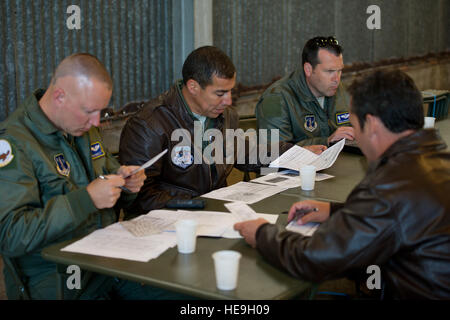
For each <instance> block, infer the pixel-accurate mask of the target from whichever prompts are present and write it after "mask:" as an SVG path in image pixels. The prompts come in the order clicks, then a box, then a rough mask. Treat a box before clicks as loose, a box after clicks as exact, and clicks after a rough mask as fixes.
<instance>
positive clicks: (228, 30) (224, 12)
mask: <svg viewBox="0 0 450 320" xmlns="http://www.w3.org/2000/svg"><path fill="white" fill-rule="evenodd" d="M369 5H378V6H379V8H380V12H381V15H380V17H381V29H380V30H369V29H368V28H367V25H366V20H367V19H368V18H369V16H370V14H367V13H366V10H367V7H368V6H369ZM213 14H214V20H213V21H214V22H213V23H214V32H213V34H214V44H215V45H216V46H218V47H220V48H221V49H223V50H224V51H225V52H227V53H228V54H229V55H230V57H231V58H232V60H233V61H234V63H235V64H236V67H237V70H238V82H241V83H242V84H244V85H246V86H253V85H261V84H265V83H268V82H270V81H271V80H272V79H273V78H275V77H280V76H283V75H285V74H287V73H288V72H289V71H290V70H293V69H294V68H296V67H297V66H298V65H299V63H300V60H301V51H302V49H303V45H304V43H305V42H306V41H307V40H308V39H310V38H312V37H314V36H318V35H323V36H329V35H335V36H336V37H337V39H338V40H339V43H340V44H341V45H342V46H343V48H344V63H345V64H351V63H353V62H370V61H378V60H383V59H388V58H394V57H397V58H398V57H411V56H420V55H424V54H426V53H430V52H441V51H445V50H448V49H450V19H448V17H449V16H450V1H445V0H428V1H423V0H396V1H392V0H358V1H355V0H335V1H331V0H280V1H272V0H246V1H240V0H228V1H222V0H214V7H213Z"/></svg>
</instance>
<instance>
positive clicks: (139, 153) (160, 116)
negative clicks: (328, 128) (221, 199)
mask: <svg viewBox="0 0 450 320" xmlns="http://www.w3.org/2000/svg"><path fill="white" fill-rule="evenodd" d="M182 73H183V80H180V81H177V82H176V83H175V84H174V85H173V86H172V87H171V88H170V89H169V90H168V91H167V92H165V93H163V94H162V95H160V96H159V97H158V98H156V99H154V100H151V101H149V102H148V103H146V104H145V105H144V107H143V108H142V110H140V111H139V112H138V113H137V114H135V115H133V116H132V117H131V118H130V119H129V120H128V122H127V123H126V125H125V126H124V128H123V130H122V135H121V138H120V149H119V160H120V162H121V163H127V164H134V165H140V164H143V163H145V162H146V161H147V160H148V159H151V158H152V157H154V156H155V155H157V154H158V153H160V152H161V151H163V150H164V149H166V148H167V149H168V152H167V153H166V154H165V155H164V157H163V158H162V159H161V160H160V161H158V162H157V163H155V164H154V165H152V166H151V167H150V168H149V169H147V170H146V174H147V180H146V181H145V183H144V186H143V187H142V189H141V191H140V192H139V194H138V196H137V198H136V201H135V202H134V203H133V204H132V206H131V207H130V208H129V209H128V210H127V218H131V217H132V216H134V215H140V214H145V213H147V212H148V211H150V210H152V209H159V208H162V207H164V206H165V204H166V203H167V202H168V201H169V200H171V199H190V198H193V197H197V196H200V195H202V194H204V193H207V192H209V191H212V190H214V189H218V188H221V187H225V186H226V179H227V177H228V175H229V174H230V173H231V170H232V169H233V166H235V167H237V168H239V169H243V170H256V169H257V168H259V167H260V166H261V165H262V164H264V163H262V162H261V161H259V160H260V159H257V160H258V161H253V163H252V161H247V160H250V158H249V157H248V156H249V154H251V152H250V151H249V149H248V148H246V150H245V152H244V153H245V155H243V154H241V155H243V157H242V158H243V160H244V161H241V162H239V156H240V155H238V154H237V150H238V148H237V147H236V148H234V147H233V149H234V150H233V152H230V153H229V154H228V153H227V148H225V147H223V153H222V152H221V151H222V147H221V146H225V144H226V143H227V142H231V143H232V144H234V143H233V140H232V139H226V135H227V131H228V130H235V129H237V128H238V125H239V117H238V114H237V112H236V110H235V108H234V107H232V106H231V102H232V100H231V89H232V88H233V87H234V85H235V82H236V70H235V67H234V65H233V63H232V61H231V59H230V58H229V57H228V56H227V55H226V54H225V53H224V52H222V51H221V50H219V49H218V48H215V47H212V46H205V47H201V48H198V49H196V50H194V51H193V52H191V54H189V56H188V57H187V59H186V61H185V62H184V64H183V71H182ZM221 138H223V140H222V141H223V144H222V143H220V141H219V140H220V139H221ZM213 144H216V147H218V148H216V150H215V152H212V153H211V155H213V153H214V155H213V156H214V158H212V159H211V158H208V155H209V152H208V150H211V149H214V148H212V146H213ZM275 145H276V146H278V139H276V143H275ZM279 146H280V148H279V149H275V148H276V147H274V149H273V150H272V149H271V146H267V145H266V147H267V149H269V150H270V151H274V152H273V154H271V156H274V155H275V154H276V153H277V152H278V153H279V154H281V153H282V152H284V151H285V150H287V149H288V148H290V147H291V146H292V144H290V143H284V142H280V143H279ZM322 147H323V148H326V147H324V146H309V147H308V148H310V150H311V151H313V152H317V153H319V152H321V151H322V150H323V149H322ZM229 150H231V148H230V149H229ZM255 151H256V150H255ZM256 153H259V150H258V151H256ZM272 160H274V159H272ZM265 164H267V165H268V164H269V162H267V163H265Z"/></svg>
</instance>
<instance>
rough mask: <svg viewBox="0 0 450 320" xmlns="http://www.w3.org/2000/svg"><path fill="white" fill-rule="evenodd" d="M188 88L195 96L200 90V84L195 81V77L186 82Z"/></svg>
mask: <svg viewBox="0 0 450 320" xmlns="http://www.w3.org/2000/svg"><path fill="white" fill-rule="evenodd" d="M186 88H187V89H188V91H189V92H190V94H192V95H193V96H195V95H197V93H198V91H199V90H200V84H199V83H198V82H197V81H195V80H194V79H189V80H188V81H187V82H186Z"/></svg>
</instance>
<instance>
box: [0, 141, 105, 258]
mask: <svg viewBox="0 0 450 320" xmlns="http://www.w3.org/2000/svg"><path fill="white" fill-rule="evenodd" d="M11 146H12V151H13V154H14V158H13V159H12V161H11V162H10V163H9V164H7V165H5V166H3V167H1V168H0V194H1V197H2V201H0V221H1V223H0V252H1V254H3V255H6V256H10V257H18V256H22V255H25V254H27V253H30V252H33V251H35V250H37V249H42V248H44V247H45V246H46V245H48V244H50V243H52V242H54V241H55V240H57V239H58V238H60V237H61V236H63V235H65V234H67V233H70V232H71V231H74V230H75V229H76V228H77V227H79V226H80V225H82V224H83V223H84V222H85V220H86V219H87V217H88V216H89V215H90V214H92V213H94V212H96V211H97V208H96V207H95V206H94V204H93V202H92V200H91V198H90V196H89V194H88V192H87V190H86V188H85V187H84V188H79V189H76V190H72V191H69V192H66V193H65V194H55V195H54V196H53V197H50V198H49V200H48V201H46V202H45V203H43V201H42V197H41V194H40V193H41V189H45V186H44V187H43V186H40V182H39V179H38V177H37V176H36V175H38V174H45V172H40V170H41V168H34V167H33V164H32V162H31V160H30V159H29V157H28V156H27V154H26V152H24V151H23V150H21V149H20V148H18V147H17V144H14V143H11ZM42 187H43V188H42Z"/></svg>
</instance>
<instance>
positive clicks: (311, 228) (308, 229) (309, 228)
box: [286, 220, 320, 237]
mask: <svg viewBox="0 0 450 320" xmlns="http://www.w3.org/2000/svg"><path fill="white" fill-rule="evenodd" d="M319 226H320V223H317V222H308V223H305V224H303V225H299V224H297V221H294V220H292V221H291V222H289V224H288V225H287V226H286V230H289V231H293V232H297V233H300V234H302V235H304V236H306V237H311V236H312V235H313V234H314V232H316V230H317V228H318V227H319Z"/></svg>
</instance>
